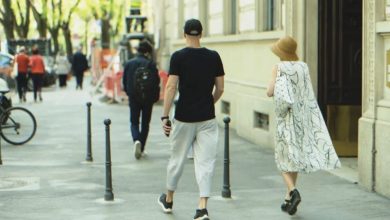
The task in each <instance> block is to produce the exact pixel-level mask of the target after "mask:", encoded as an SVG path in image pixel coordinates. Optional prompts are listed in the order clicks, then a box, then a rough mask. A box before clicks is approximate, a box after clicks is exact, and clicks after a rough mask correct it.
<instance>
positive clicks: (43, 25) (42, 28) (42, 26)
mask: <svg viewBox="0 0 390 220" xmlns="http://www.w3.org/2000/svg"><path fill="white" fill-rule="evenodd" d="M37 23H38V33H39V37H40V38H45V39H46V36H47V19H46V18H40V19H39V21H37Z"/></svg>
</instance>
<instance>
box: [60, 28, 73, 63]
mask: <svg viewBox="0 0 390 220" xmlns="http://www.w3.org/2000/svg"><path fill="white" fill-rule="evenodd" d="M62 33H63V35H64V39H65V48H66V55H67V56H68V58H70V57H72V55H73V46H72V38H71V36H72V35H71V33H70V29H69V23H64V24H63V25H62Z"/></svg>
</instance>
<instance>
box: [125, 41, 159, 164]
mask: <svg viewBox="0 0 390 220" xmlns="http://www.w3.org/2000/svg"><path fill="white" fill-rule="evenodd" d="M137 51H138V54H137V55H136V56H135V57H134V58H132V59H130V60H129V61H127V63H126V64H125V68H124V74H123V78H122V80H123V81H122V83H123V88H124V91H125V92H126V94H127V96H128V97H129V107H130V131H131V135H132V137H133V141H134V156H135V158H136V159H137V160H138V159H140V158H141V156H144V155H145V145H146V139H147V137H148V133H149V124H150V120H151V117H152V109H153V104H154V103H155V102H157V101H158V100H159V98H160V78H159V75H158V70H157V67H156V64H155V63H154V62H153V60H152V59H151V58H150V57H151V55H152V51H153V47H152V45H151V44H150V43H149V42H148V41H146V40H144V41H141V42H140V43H139V45H138V48H137ZM140 119H141V128H140Z"/></svg>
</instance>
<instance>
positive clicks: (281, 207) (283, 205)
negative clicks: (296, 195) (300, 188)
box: [280, 199, 291, 212]
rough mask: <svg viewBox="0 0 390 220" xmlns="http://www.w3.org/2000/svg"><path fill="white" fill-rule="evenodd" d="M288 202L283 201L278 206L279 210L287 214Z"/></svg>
mask: <svg viewBox="0 0 390 220" xmlns="http://www.w3.org/2000/svg"><path fill="white" fill-rule="evenodd" d="M290 202H291V201H290V200H287V199H285V200H284V202H283V203H282V205H281V206H280V209H282V211H283V212H287V207H288V206H289V204H290Z"/></svg>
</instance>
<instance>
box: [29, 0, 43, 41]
mask: <svg viewBox="0 0 390 220" xmlns="http://www.w3.org/2000/svg"><path fill="white" fill-rule="evenodd" d="M28 1H29V2H30V4H31V9H32V11H33V15H34V18H35V21H36V22H37V28H38V32H39V37H40V38H46V36H47V30H48V28H47V0H41V2H40V3H41V4H40V6H41V12H39V10H38V7H37V6H36V5H35V4H34V2H33V1H34V0H28Z"/></svg>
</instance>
